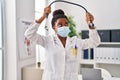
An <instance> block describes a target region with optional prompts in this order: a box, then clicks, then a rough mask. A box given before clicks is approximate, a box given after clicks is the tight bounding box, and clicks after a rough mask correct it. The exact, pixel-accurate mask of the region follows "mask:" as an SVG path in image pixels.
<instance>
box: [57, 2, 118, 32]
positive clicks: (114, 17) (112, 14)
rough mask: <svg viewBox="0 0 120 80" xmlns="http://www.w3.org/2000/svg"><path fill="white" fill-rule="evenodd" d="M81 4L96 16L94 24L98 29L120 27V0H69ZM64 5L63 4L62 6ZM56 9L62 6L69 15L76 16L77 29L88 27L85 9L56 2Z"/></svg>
mask: <svg viewBox="0 0 120 80" xmlns="http://www.w3.org/2000/svg"><path fill="white" fill-rule="evenodd" d="M67 1H71V2H74V3H78V4H81V5H82V6H84V7H85V8H86V9H87V10H88V11H89V12H91V13H92V14H93V15H94V17H95V20H94V24H95V25H96V26H97V28H98V29H119V28H120V23H119V21H120V15H119V14H120V10H119V9H118V8H119V7H120V5H119V3H120V0H99V1H96V0H92V1H91V0H67ZM61 5H62V6H61ZM55 7H56V9H58V8H62V9H63V10H64V11H65V12H66V13H67V14H68V15H72V16H74V19H75V22H76V24H77V30H81V29H87V28H88V27H87V25H86V22H85V11H84V10H83V9H82V8H79V7H77V6H74V5H69V4H66V3H56V5H55Z"/></svg>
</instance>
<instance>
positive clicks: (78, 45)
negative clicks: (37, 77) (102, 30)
mask: <svg viewBox="0 0 120 80" xmlns="http://www.w3.org/2000/svg"><path fill="white" fill-rule="evenodd" d="M50 12H51V8H50V6H48V7H46V8H45V9H44V13H43V16H42V17H41V18H40V19H38V20H36V22H35V23H34V24H33V25H31V27H29V28H28V29H27V30H26V32H25V37H26V38H27V39H30V40H31V41H33V42H35V43H36V44H39V45H41V46H43V47H44V48H45V49H46V54H45V57H46V61H45V69H44V73H43V80H78V77H77V76H78V58H79V57H78V54H79V53H80V52H81V51H82V50H83V49H87V48H93V47H96V46H98V45H99V42H100V38H99V36H98V33H97V31H96V30H95V28H92V29H91V28H89V29H90V30H89V31H90V32H89V39H85V40H81V39H78V38H77V37H72V38H70V37H68V36H67V35H68V33H69V32H70V30H69V28H68V19H67V17H66V16H65V14H64V12H63V11H62V10H61V9H59V10H56V11H54V12H53V18H52V21H51V24H52V28H53V29H54V31H55V33H56V34H55V35H54V36H42V35H39V34H37V33H36V32H37V30H38V27H39V25H40V24H41V22H42V21H43V20H44V19H45V18H46V16H47V15H46V14H49V13H50ZM90 20H92V21H93V20H94V18H93V16H92V15H91V14H90V13H86V21H87V24H89V23H90Z"/></svg>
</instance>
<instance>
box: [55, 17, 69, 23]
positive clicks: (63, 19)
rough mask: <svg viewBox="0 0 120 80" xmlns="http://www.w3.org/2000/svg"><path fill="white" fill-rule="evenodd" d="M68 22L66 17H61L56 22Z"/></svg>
mask: <svg viewBox="0 0 120 80" xmlns="http://www.w3.org/2000/svg"><path fill="white" fill-rule="evenodd" d="M66 22H67V23H68V20H67V19H66V18H59V19H57V21H56V23H66Z"/></svg>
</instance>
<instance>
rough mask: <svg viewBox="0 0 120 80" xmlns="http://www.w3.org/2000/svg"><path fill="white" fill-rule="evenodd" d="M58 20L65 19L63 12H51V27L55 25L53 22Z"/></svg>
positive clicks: (59, 10)
mask: <svg viewBox="0 0 120 80" xmlns="http://www.w3.org/2000/svg"><path fill="white" fill-rule="evenodd" d="M59 18H66V19H67V16H66V15H65V14H64V11H63V10H61V9H58V10H55V11H54V12H53V18H52V22H51V24H52V27H53V26H54V25H55V21H56V20H57V19H59ZM67 20H68V19H67Z"/></svg>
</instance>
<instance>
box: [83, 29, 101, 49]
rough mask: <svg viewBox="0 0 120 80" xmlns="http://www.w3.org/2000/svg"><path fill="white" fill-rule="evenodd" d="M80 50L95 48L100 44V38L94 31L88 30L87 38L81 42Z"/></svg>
mask: <svg viewBox="0 0 120 80" xmlns="http://www.w3.org/2000/svg"><path fill="white" fill-rule="evenodd" d="M81 44H82V49H88V48H95V47H97V46H98V45H99V44H100V37H99V34H98V32H97V30H96V29H94V30H89V38H88V39H83V40H82V43H81Z"/></svg>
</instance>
